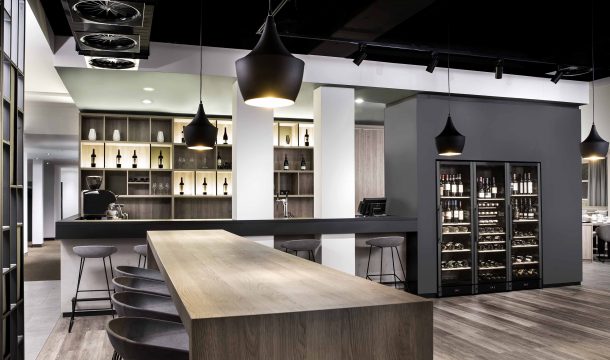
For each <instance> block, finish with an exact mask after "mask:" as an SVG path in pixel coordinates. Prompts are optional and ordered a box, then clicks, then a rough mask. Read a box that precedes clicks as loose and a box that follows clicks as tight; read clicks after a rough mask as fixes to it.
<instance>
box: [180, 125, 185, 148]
mask: <svg viewBox="0 0 610 360" xmlns="http://www.w3.org/2000/svg"><path fill="white" fill-rule="evenodd" d="M180 142H181V143H183V144H184V143H185V141H184V126H183V127H182V131H181V132H180Z"/></svg>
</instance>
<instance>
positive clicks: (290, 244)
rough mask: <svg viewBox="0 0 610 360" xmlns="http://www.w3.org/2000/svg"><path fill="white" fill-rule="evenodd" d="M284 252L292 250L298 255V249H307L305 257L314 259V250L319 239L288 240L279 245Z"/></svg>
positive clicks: (318, 244)
mask: <svg viewBox="0 0 610 360" xmlns="http://www.w3.org/2000/svg"><path fill="white" fill-rule="evenodd" d="M281 246H282V247H283V248H284V251H285V252H288V250H290V251H294V253H295V255H296V256H299V251H307V259H308V260H312V258H313V261H314V262H315V261H316V255H315V251H316V249H317V248H318V246H320V240H315V239H303V240H288V241H284V242H283V243H282V245H281Z"/></svg>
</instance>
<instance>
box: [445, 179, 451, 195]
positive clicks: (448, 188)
mask: <svg viewBox="0 0 610 360" xmlns="http://www.w3.org/2000/svg"><path fill="white" fill-rule="evenodd" d="M444 194H445V196H451V182H450V181H449V175H445V191H444Z"/></svg>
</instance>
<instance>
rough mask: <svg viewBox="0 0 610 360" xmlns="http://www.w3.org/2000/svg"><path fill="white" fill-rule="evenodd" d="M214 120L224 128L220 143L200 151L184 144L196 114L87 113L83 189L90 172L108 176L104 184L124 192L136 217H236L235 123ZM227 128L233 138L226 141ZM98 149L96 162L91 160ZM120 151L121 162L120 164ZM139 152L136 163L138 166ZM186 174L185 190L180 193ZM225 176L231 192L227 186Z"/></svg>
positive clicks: (83, 138)
mask: <svg viewBox="0 0 610 360" xmlns="http://www.w3.org/2000/svg"><path fill="white" fill-rule="evenodd" d="M210 119H211V121H212V123H213V124H214V125H215V126H218V128H219V134H218V142H219V143H220V145H217V146H215V148H214V149H213V150H210V151H203V152H199V151H194V150H189V149H188V148H187V147H186V144H184V143H183V137H182V136H183V135H182V134H183V132H182V131H183V127H184V126H186V125H187V124H188V123H189V122H190V121H191V118H181V117H173V116H171V115H168V116H146V115H142V114H137V115H129V114H127V115H121V114H103V113H82V114H81V122H80V124H81V129H80V134H81V142H80V172H81V174H80V188H81V190H85V189H86V188H87V185H86V180H85V179H86V177H87V176H92V175H99V176H102V177H103V182H102V188H104V189H109V190H111V191H113V192H114V193H115V194H117V195H119V202H120V203H122V204H124V205H125V211H126V212H127V213H128V214H129V218H131V219H172V218H180V219H185V218H192V219H199V218H230V217H231V196H232V193H233V189H232V164H231V162H232V122H231V119H230V117H226V116H225V117H222V116H218V117H210ZM225 129H226V132H227V137H228V139H227V141H226V144H223V142H224V140H223V137H224V133H225ZM93 150H95V155H96V157H95V164H94V165H95V166H92V165H93V164H92V160H91V155H92V153H93ZM119 150H120V153H121V161H120V163H121V166H120V167H118V166H117V155H118V152H119ZM134 151H135V152H136V155H137V167H136V168H134V167H133V166H132V165H133V158H132V157H133V154H134ZM159 155H161V156H162V160H160V158H159ZM160 165H162V166H160ZM181 177H182V178H183V180H184V191H183V192H184V194H183V195H180V185H179V184H180V178H181ZM204 178H205V180H206V184H207V186H206V188H207V193H206V194H204V192H203V179H204ZM225 178H227V184H228V186H227V193H228V194H227V195H224V191H223V183H224V179H225ZM189 199H193V200H194V201H189Z"/></svg>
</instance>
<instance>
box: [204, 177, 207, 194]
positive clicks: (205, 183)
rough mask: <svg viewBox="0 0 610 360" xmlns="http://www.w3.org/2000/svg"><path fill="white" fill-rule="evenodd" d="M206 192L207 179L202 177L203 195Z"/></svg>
mask: <svg viewBox="0 0 610 360" xmlns="http://www.w3.org/2000/svg"><path fill="white" fill-rule="evenodd" d="M207 194H208V181H207V179H206V178H203V195H207Z"/></svg>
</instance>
